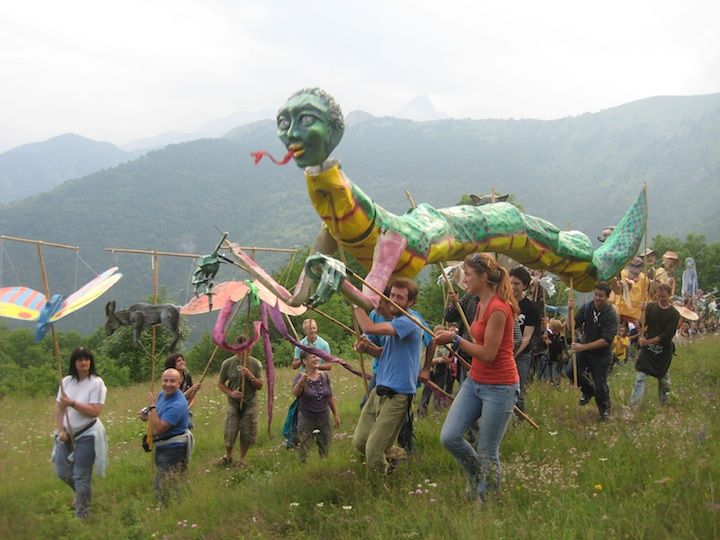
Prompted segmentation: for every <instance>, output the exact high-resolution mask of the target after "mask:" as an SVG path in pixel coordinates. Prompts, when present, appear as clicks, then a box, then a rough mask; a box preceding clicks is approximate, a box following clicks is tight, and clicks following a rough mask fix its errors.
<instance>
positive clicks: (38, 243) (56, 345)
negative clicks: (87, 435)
mask: <svg viewBox="0 0 720 540" xmlns="http://www.w3.org/2000/svg"><path fill="white" fill-rule="evenodd" d="M0 240H10V241H11V242H19V243H22V244H33V245H34V246H35V248H36V249H37V254H38V259H39V262H40V277H41V280H42V284H43V288H44V289H45V301H46V302H49V301H50V284H49V282H48V278H47V270H46V268H45V257H44V255H43V250H42V248H43V246H47V247H53V248H59V249H69V250H71V251H74V252H75V253H79V252H80V248H79V247H78V246H71V245H69V244H59V243H57V242H45V241H44V240H32V239H30V238H22V237H19V236H7V235H0ZM50 336H51V339H52V344H53V356H54V357H55V364H56V368H57V374H58V383H59V385H60V392H61V393H62V395H63V396H64V395H65V388H63V376H62V355H61V353H60V343H59V342H58V339H57V334H56V333H55V325H52V324H51V325H50ZM65 421H66V422H67V426H68V432H67V433H68V436H69V437H70V445H71V446H72V445H73V444H74V442H73V436H72V426H71V425H70V417H69V415H68V412H67V408H65Z"/></svg>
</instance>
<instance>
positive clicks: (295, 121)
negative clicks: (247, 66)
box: [277, 94, 342, 168]
mask: <svg viewBox="0 0 720 540" xmlns="http://www.w3.org/2000/svg"><path fill="white" fill-rule="evenodd" d="M277 133H278V137H280V140H281V141H282V142H283V144H284V145H285V147H286V148H287V149H288V150H290V151H292V152H293V157H294V158H295V163H297V166H298V167H301V168H305V167H309V166H311V165H320V164H322V163H323V162H324V161H325V160H326V159H327V158H328V157H329V156H330V152H332V151H333V149H334V148H335V146H337V143H338V142H339V140H340V137H342V132H341V133H339V134H338V133H337V130H336V129H334V127H333V124H332V120H331V116H330V111H329V109H328V106H327V104H326V103H325V102H324V100H322V99H321V98H320V97H318V96H316V95H313V94H300V95H297V96H293V97H291V98H290V99H289V100H288V101H287V103H285V105H284V106H283V108H282V109H280V111H278V114H277Z"/></svg>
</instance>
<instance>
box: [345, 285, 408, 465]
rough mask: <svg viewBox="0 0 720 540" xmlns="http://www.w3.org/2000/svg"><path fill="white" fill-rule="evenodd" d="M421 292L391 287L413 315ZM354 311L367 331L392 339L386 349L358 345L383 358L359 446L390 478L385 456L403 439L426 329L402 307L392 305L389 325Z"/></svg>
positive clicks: (361, 425)
mask: <svg viewBox="0 0 720 540" xmlns="http://www.w3.org/2000/svg"><path fill="white" fill-rule="evenodd" d="M417 292H418V291H417V286H416V285H415V283H413V281H412V280H409V279H405V278H399V279H397V280H395V281H394V282H393V284H392V285H391V287H390V300H392V301H393V302H394V303H395V304H397V305H398V306H400V307H401V308H403V309H404V310H406V311H407V310H408V309H410V308H411V307H412V306H413V305H414V304H415V300H416V298H417ZM353 311H354V313H355V317H356V318H357V321H358V323H359V324H360V327H361V328H362V331H363V332H364V333H366V334H378V335H383V336H387V337H386V340H385V344H384V345H383V347H382V348H378V347H370V346H368V343H369V341H368V340H367V339H364V340H361V341H359V342H358V343H356V348H357V349H358V350H360V351H361V352H365V351H367V352H369V353H370V354H372V355H378V356H377V357H378V359H379V360H378V370H377V378H376V380H377V385H376V386H375V388H373V389H372V391H371V392H370V395H369V396H368V399H367V402H366V403H365V405H364V406H363V409H362V412H361V413H360V418H359V420H358V423H357V426H356V427H355V433H354V434H353V444H354V445H355V447H356V448H357V449H358V450H359V451H360V452H361V453H363V454H365V463H366V466H367V469H368V472H369V473H381V474H385V473H387V472H388V461H387V458H386V456H385V454H386V452H387V451H388V450H389V449H390V447H391V446H392V444H393V442H394V441H395V439H396V438H397V436H398V433H399V432H400V428H401V427H402V425H403V423H404V421H405V419H406V418H407V416H408V414H409V410H410V406H411V404H412V399H413V397H414V396H415V390H416V384H417V378H418V374H419V372H420V350H421V347H422V331H421V329H420V327H419V326H418V325H416V324H415V323H414V322H413V321H412V320H411V319H410V318H409V317H407V316H406V315H404V314H403V313H402V312H401V311H400V310H399V309H398V308H397V307H396V306H392V313H393V319H392V320H391V321H387V322H378V323H374V322H372V321H371V320H370V317H368V315H367V313H365V311H364V310H362V309H361V308H359V307H355V308H354V310H353Z"/></svg>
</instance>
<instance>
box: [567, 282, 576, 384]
mask: <svg viewBox="0 0 720 540" xmlns="http://www.w3.org/2000/svg"><path fill="white" fill-rule="evenodd" d="M568 323H569V324H570V356H571V357H572V369H573V385H574V386H575V387H576V388H577V386H578V372H577V357H576V356H575V351H574V350H573V349H572V344H573V343H575V289H574V288H573V278H572V276H570V290H569V291H568Z"/></svg>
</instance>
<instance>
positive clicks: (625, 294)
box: [610, 257, 650, 326]
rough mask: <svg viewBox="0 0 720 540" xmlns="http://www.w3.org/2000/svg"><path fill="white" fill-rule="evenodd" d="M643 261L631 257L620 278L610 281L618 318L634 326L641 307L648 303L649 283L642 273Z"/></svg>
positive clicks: (636, 323)
mask: <svg viewBox="0 0 720 540" xmlns="http://www.w3.org/2000/svg"><path fill="white" fill-rule="evenodd" d="M643 264H644V263H643V260H642V259H641V258H640V257H633V258H632V259H631V260H630V262H629V263H628V265H627V266H626V267H625V268H623V269H622V271H621V272H620V276H619V277H617V278H615V279H614V280H612V281H611V283H610V284H611V286H612V290H613V296H612V298H611V300H612V303H613V305H614V306H615V309H616V310H617V312H618V315H619V316H620V318H621V319H622V320H624V321H626V322H628V323H632V324H634V325H635V326H637V325H638V322H639V321H640V316H641V314H642V305H643V304H645V303H647V302H648V289H649V285H650V281H649V280H648V278H647V276H645V273H644V272H643Z"/></svg>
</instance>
